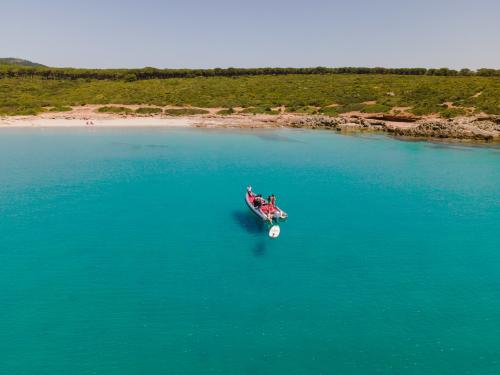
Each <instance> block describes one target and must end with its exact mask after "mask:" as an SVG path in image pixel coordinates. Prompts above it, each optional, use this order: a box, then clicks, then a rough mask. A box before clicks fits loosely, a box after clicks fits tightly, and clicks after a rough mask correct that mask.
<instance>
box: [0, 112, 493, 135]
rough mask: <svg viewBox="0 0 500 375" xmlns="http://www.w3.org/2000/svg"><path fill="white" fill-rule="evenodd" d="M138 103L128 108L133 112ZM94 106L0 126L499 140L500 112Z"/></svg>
mask: <svg viewBox="0 0 500 375" xmlns="http://www.w3.org/2000/svg"><path fill="white" fill-rule="evenodd" d="M136 107H137V106H130V105H129V106H127V108H130V109H131V110H133V109H136ZM98 108H99V107H98V106H97V105H87V106H80V107H73V108H72V109H71V111H68V112H61V113H51V112H45V113H41V114H39V115H36V116H11V117H0V128H12V127H82V126H87V127H124V128H125V127H148V126H149V127H172V126H175V127H179V126H184V127H201V128H248V129H251V128H274V127H291V128H305V129H328V130H334V131H339V132H365V131H366V132H383V133H386V134H391V135H394V136H398V137H411V138H418V139H449V140H460V141H470V142H495V143H496V142H499V143H500V116H481V115H478V116H467V117H456V118H453V119H443V118H440V117H437V116H428V117H418V116H415V115H412V114H409V113H399V114H380V113H379V114H377V113H371V114H369V113H361V112H349V113H344V114H341V115H340V116H337V117H330V116H324V115H306V114H301V113H286V112H281V113H280V114H278V115H271V114H256V115H252V114H243V113H234V114H231V115H220V114H218V111H219V110H220V108H207V109H206V112H207V113H206V114H196V115H181V116H169V115H165V114H146V115H139V114H135V113H132V114H130V113H125V114H116V113H100V112H99V111H98Z"/></svg>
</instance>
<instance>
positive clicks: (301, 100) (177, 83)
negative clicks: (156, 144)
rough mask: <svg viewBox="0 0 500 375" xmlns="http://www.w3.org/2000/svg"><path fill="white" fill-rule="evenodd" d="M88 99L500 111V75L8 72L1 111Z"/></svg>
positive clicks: (257, 108)
mask: <svg viewBox="0 0 500 375" xmlns="http://www.w3.org/2000/svg"><path fill="white" fill-rule="evenodd" d="M20 69H21V68H20ZM23 69H24V68H23ZM0 70H1V68H0ZM28 70H29V69H28ZM8 71H10V72H12V71H13V69H10V70H8ZM33 71H44V70H43V69H41V70H38V68H36V69H33ZM49 71H50V70H49ZM213 71H214V72H215V71H217V70H215V69H214V70H213ZM98 72H102V71H98ZM99 74H100V73H99ZM131 74H132V73H131ZM84 104H99V105H107V104H118V105H120V104H121V105H127V104H136V105H153V106H160V107H161V106H166V105H174V106H186V107H187V106H192V107H198V108H226V109H229V108H237V107H243V108H248V110H247V112H250V113H275V109H276V107H282V108H283V107H284V108H285V110H286V111H293V112H304V113H316V112H320V113H325V114H328V115H336V114H338V113H342V112H348V111H353V110H356V111H364V112H388V111H390V110H392V111H398V110H399V111H404V110H406V111H410V112H413V113H415V114H418V115H422V114H429V113H441V114H442V115H443V116H446V117H450V116H454V115H457V114H462V113H470V112H472V111H475V112H476V113H477V112H485V113H490V114H500V76H492V77H483V76H477V75H474V76H436V75H395V74H285V75H272V74H270V75H256V76H248V75H244V76H240V77H224V76H218V77H197V78H170V79H149V80H137V79H130V80H129V79H93V78H85V79H84V78H77V79H45V78H43V77H41V76H39V75H36V74H35V75H33V76H27V75H24V74H23V75H22V76H21V77H19V76H15V77H4V78H1V79H0V114H4V115H13V114H35V113H38V112H41V111H44V110H47V109H48V108H49V107H51V108H65V107H66V108H67V107H68V106H77V105H84ZM145 111H146V112H147V110H145ZM228 112H230V111H229V110H228ZM223 113H227V112H223ZM173 114H180V113H179V112H178V111H177V112H176V113H173Z"/></svg>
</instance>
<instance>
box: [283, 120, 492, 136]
mask: <svg viewBox="0 0 500 375" xmlns="http://www.w3.org/2000/svg"><path fill="white" fill-rule="evenodd" d="M390 120H391V121H389V120H380V119H374V118H373V117H372V118H367V117H358V116H351V117H349V116H342V117H328V116H304V117H299V118H296V119H293V120H291V121H289V122H288V123H287V124H286V125H287V126H290V127H293V128H310V129H318V128H319V129H331V130H336V131H341V132H342V131H343V132H346V131H380V132H386V133H390V134H393V135H396V136H404V137H416V138H439V139H444V138H449V139H457V140H471V141H486V142H500V116H488V117H457V118H454V119H449V120H447V119H440V118H424V119H416V120H415V121H414V122H411V121H408V120H407V119H405V120H404V121H394V120H398V119H397V118H391V119H390Z"/></svg>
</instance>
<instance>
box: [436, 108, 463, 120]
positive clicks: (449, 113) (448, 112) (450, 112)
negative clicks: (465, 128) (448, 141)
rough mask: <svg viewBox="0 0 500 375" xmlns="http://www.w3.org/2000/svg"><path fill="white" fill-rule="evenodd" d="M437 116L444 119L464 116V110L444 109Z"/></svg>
mask: <svg viewBox="0 0 500 375" xmlns="http://www.w3.org/2000/svg"><path fill="white" fill-rule="evenodd" d="M439 115H440V116H441V117H444V118H452V117H457V116H463V115H465V110H464V109H462V108H444V109H442V110H441V111H439Z"/></svg>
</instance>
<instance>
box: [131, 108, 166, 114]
mask: <svg viewBox="0 0 500 375" xmlns="http://www.w3.org/2000/svg"><path fill="white" fill-rule="evenodd" d="M162 112H163V110H162V109H161V108H157V107H140V108H137V109H136V110H135V113H137V114H140V115H152V114H156V113H162Z"/></svg>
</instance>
